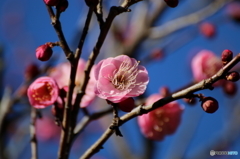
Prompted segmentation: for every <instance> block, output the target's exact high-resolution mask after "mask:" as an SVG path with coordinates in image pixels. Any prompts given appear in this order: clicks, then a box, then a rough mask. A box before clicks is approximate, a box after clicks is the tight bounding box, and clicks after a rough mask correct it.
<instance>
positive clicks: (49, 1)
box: [43, 0, 60, 6]
mask: <svg viewBox="0 0 240 159" xmlns="http://www.w3.org/2000/svg"><path fill="white" fill-rule="evenodd" d="M43 1H44V3H45V4H46V5H48V6H56V5H58V3H59V2H60V0H43Z"/></svg>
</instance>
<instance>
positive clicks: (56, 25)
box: [46, 5, 74, 62]
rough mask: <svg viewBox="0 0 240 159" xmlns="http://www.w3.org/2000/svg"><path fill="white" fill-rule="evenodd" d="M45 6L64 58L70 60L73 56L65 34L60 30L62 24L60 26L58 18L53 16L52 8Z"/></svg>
mask: <svg viewBox="0 0 240 159" xmlns="http://www.w3.org/2000/svg"><path fill="white" fill-rule="evenodd" d="M46 7H47V10H48V13H49V16H50V19H51V23H52V25H53V27H54V29H55V31H56V33H57V36H58V38H59V40H60V46H61V48H62V49H63V51H64V53H65V55H66V58H67V59H68V60H69V61H70V62H72V61H73V60H74V58H73V57H74V56H73V53H72V51H71V50H70V48H69V46H68V44H67V41H66V39H65V36H64V34H63V31H62V26H61V23H60V21H59V19H57V17H56V16H55V14H54V12H53V10H52V7H50V6H48V5H46Z"/></svg>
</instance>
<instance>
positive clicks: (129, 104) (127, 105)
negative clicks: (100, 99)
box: [118, 98, 135, 112]
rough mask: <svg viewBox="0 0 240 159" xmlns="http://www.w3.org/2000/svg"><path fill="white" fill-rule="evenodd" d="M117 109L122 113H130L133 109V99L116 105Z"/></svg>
mask: <svg viewBox="0 0 240 159" xmlns="http://www.w3.org/2000/svg"><path fill="white" fill-rule="evenodd" d="M118 107H119V109H120V110H122V111H124V112H130V111H132V109H133V108H135V103H134V99H133V98H127V99H126V100H124V101H122V102H120V103H118Z"/></svg>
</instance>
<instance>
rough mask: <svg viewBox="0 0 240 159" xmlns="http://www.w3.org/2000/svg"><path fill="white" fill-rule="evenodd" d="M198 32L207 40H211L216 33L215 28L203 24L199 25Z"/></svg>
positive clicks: (206, 23)
mask: <svg viewBox="0 0 240 159" xmlns="http://www.w3.org/2000/svg"><path fill="white" fill-rule="evenodd" d="M200 32H201V33H202V34H203V35H204V36H206V37H207V38H211V37H213V36H214V35H215V33H216V28H215V26H214V25H213V24H212V23H209V22H204V23H201V24H200Z"/></svg>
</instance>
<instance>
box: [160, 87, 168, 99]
mask: <svg viewBox="0 0 240 159" xmlns="http://www.w3.org/2000/svg"><path fill="white" fill-rule="evenodd" d="M160 94H161V96H162V97H167V96H169V95H170V91H169V89H168V87H161V89H160Z"/></svg>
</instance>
